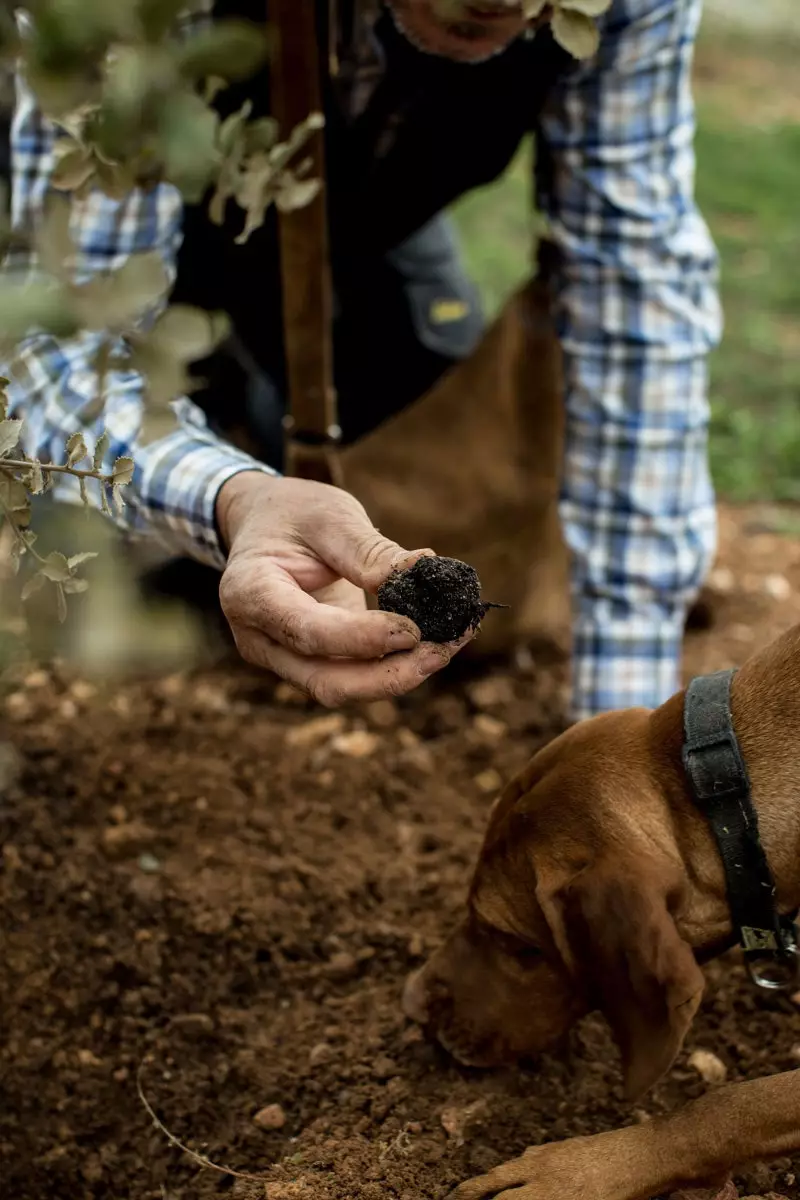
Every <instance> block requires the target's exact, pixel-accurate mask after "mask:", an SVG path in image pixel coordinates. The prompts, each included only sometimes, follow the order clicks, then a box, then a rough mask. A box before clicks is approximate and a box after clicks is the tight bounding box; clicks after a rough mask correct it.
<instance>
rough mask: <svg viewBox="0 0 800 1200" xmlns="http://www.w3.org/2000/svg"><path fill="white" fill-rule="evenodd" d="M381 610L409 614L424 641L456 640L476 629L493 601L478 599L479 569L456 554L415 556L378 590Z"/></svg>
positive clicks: (493, 606)
mask: <svg viewBox="0 0 800 1200" xmlns="http://www.w3.org/2000/svg"><path fill="white" fill-rule="evenodd" d="M378 607H379V608H381V609H382V610H383V611H384V612H391V613H399V615H400V616H402V617H409V618H410V619H411V620H412V621H413V622H414V624H415V625H416V626H417V628H418V629H419V631H420V633H421V634H422V640H423V641H424V642H435V643H437V644H438V645H441V644H442V643H444V642H457V641H458V640H459V639H460V638H462V637H463V636H464V634H465V633H467V631H468V630H472V629H477V627H478V626H479V625H480V623H481V621H482V620H483V618H484V616H485V614H486V612H487V610H488V609H490V608H497V607H498V605H496V604H484V603H483V602H482V601H481V584H480V580H479V579H478V573H477V571H476V570H475V568H474V567H471V566H469V564H468V563H465V562H461V561H460V560H459V559H457V558H442V557H436V558H431V557H429V556H426V557H424V558H420V559H418V560H417V561H416V562H415V563H414V565H413V566H412V567H409V568H408V570H407V571H396V572H395V574H394V575H392V576H391V577H390V578H389V579H387V581H386V583H384V584H383V586H382V587H381V588H380V590H379V592H378Z"/></svg>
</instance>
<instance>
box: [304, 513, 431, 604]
mask: <svg viewBox="0 0 800 1200" xmlns="http://www.w3.org/2000/svg"><path fill="white" fill-rule="evenodd" d="M359 509H360V512H359V511H356V512H352V511H351V512H349V513H347V515H346V516H345V515H344V514H341V513H338V514H334V513H330V522H329V524H328V529H327V531H326V533H327V536H326V538H325V545H324V547H320V550H321V551H322V553H323V555H324V558H325V562H326V563H327V565H328V566H329V567H330V568H331V570H333V571H335V572H336V574H337V575H339V576H341V578H342V579H349V581H350V582H351V583H354V584H355V585H356V586H357V587H360V588H362V589H363V590H364V591H365V592H369V593H370V594H371V595H375V593H376V592H377V591H378V588H379V587H380V586H381V584H382V583H385V582H386V580H387V579H388V578H389V576H390V575H391V574H392V573H393V572H394V571H404V570H406V569H407V568H408V567H411V566H413V565H414V563H415V562H416V561H417V560H418V559H420V558H425V557H429V558H430V557H434V556H435V552H434V551H433V550H429V549H425V550H405V549H404V548H403V547H402V546H400V545H398V543H397V542H393V541H392V540H391V538H387V537H384V536H383V534H382V533H381V532H380V530H379V529H376V528H375V526H374V525H373V524H372V522H371V521H370V519H369V517H368V516H367V514H366V512H365V511H364V509H363V508H361V506H360V505H359Z"/></svg>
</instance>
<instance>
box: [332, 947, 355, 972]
mask: <svg viewBox="0 0 800 1200" xmlns="http://www.w3.org/2000/svg"><path fill="white" fill-rule="evenodd" d="M357 971H358V959H357V958H356V957H355V956H354V955H353V954H348V953H347V951H346V950H342V951H341V952H340V953H339V954H334V955H333V957H332V958H330V959H329V960H328V965H327V969H326V974H328V975H329V976H330V977H331V979H352V978H353V976H354V975H355V974H356V973H357Z"/></svg>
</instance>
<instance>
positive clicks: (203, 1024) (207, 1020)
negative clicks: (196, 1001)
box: [170, 1013, 214, 1037]
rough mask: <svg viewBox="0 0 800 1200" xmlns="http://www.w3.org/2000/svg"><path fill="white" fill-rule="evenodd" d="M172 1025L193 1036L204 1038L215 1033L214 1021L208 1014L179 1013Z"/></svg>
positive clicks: (173, 1019)
mask: <svg viewBox="0 0 800 1200" xmlns="http://www.w3.org/2000/svg"><path fill="white" fill-rule="evenodd" d="M170 1024H171V1025H172V1026H173V1027H174V1028H175V1029H180V1030H181V1031H182V1032H183V1033H187V1034H189V1035H191V1036H197V1037H204V1036H205V1035H206V1034H209V1033H213V1032H214V1021H213V1019H212V1018H211V1017H210V1016H209V1015H208V1013H179V1014H178V1016H177V1017H173V1018H172V1021H171V1022H170Z"/></svg>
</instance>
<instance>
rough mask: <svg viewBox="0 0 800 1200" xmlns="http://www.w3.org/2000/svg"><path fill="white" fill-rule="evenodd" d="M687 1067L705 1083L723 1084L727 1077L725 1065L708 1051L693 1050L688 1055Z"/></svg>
mask: <svg viewBox="0 0 800 1200" xmlns="http://www.w3.org/2000/svg"><path fill="white" fill-rule="evenodd" d="M689 1066H690V1067H693V1068H694V1070H695V1071H697V1074H698V1075H699V1076H700V1078H701V1079H702V1080H703V1081H704V1082H705V1083H724V1082H725V1080H726V1078H727V1075H728V1068H727V1067H726V1066H725V1063H724V1062H723V1061H722V1059H721V1058H717V1056H716V1054H712V1053H711V1051H710V1050H695V1051H694V1052H693V1053H692V1054H690V1055H689Z"/></svg>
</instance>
